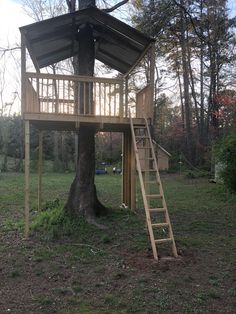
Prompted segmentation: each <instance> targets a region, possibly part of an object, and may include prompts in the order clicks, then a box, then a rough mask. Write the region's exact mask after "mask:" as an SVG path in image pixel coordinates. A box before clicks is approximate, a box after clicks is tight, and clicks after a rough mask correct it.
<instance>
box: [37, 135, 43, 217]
mask: <svg viewBox="0 0 236 314" xmlns="http://www.w3.org/2000/svg"><path fill="white" fill-rule="evenodd" d="M38 154H39V155H38V211H41V209H42V164H43V132H42V131H39V152H38Z"/></svg>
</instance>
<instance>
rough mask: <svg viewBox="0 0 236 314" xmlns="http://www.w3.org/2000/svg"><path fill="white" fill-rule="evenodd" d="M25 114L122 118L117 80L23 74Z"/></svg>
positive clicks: (121, 90) (122, 105)
mask: <svg viewBox="0 0 236 314" xmlns="http://www.w3.org/2000/svg"><path fill="white" fill-rule="evenodd" d="M25 86H26V103H25V106H24V108H23V111H24V112H25V113H55V114H71V115H74V114H76V115H96V116H115V117H124V112H125V110H124V108H123V107H124V103H123V98H124V95H123V81H122V80H119V79H108V78H97V77H83V76H72V75H52V74H41V73H26V84H25Z"/></svg>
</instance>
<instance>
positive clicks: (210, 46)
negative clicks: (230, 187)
mask: <svg viewBox="0 0 236 314" xmlns="http://www.w3.org/2000/svg"><path fill="white" fill-rule="evenodd" d="M134 5H135V14H134V17H133V21H134V23H135V25H137V26H138V27H140V28H141V29H142V30H145V31H146V32H147V33H148V34H149V35H151V36H154V37H156V38H157V49H158V50H157V51H158V52H157V58H159V57H160V55H161V57H162V59H163V56H164V59H165V63H166V64H167V66H168V67H169V69H170V76H169V78H170V79H171V80H172V81H173V78H174V77H175V78H176V79H177V80H176V83H178V84H179V91H180V92H179V96H180V105H181V117H182V121H183V129H184V132H185V138H186V148H185V152H187V155H188V158H189V159H190V160H191V161H192V162H194V161H195V162H198V161H199V160H200V159H201V158H200V156H198V155H199V154H200V152H201V153H204V150H205V148H206V147H207V145H210V141H211V139H213V138H215V137H217V136H219V135H220V132H219V121H218V120H219V119H218V117H219V107H218V103H217V102H216V101H215V98H216V96H217V95H218V93H219V92H221V91H222V90H224V89H225V88H226V87H227V84H230V79H228V78H229V76H226V75H225V74H226V69H227V68H228V67H229V65H232V64H233V63H234V64H235V48H234V47H235V44H234V33H233V31H232V29H233V27H235V18H234V19H232V18H229V16H228V12H227V8H226V0H217V1H213V0H200V1H196V0H169V1H168V0H163V1H160V0H156V1H151V0H149V1H144V0H141V1H140V0H139V1H134ZM233 49H234V50H233ZM157 63H158V62H157ZM227 82H228V83H227ZM162 91H164V90H162ZM199 147H201V150H199V149H198V150H196V148H199ZM204 147H205V148H204Z"/></svg>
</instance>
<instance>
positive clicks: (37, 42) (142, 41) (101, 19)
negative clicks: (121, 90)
mask: <svg viewBox="0 0 236 314" xmlns="http://www.w3.org/2000/svg"><path fill="white" fill-rule="evenodd" d="M86 23H89V24H91V25H92V26H93V36H94V40H95V57H96V59H97V60H99V61H101V62H103V63H104V64H106V65H108V66H110V67H111V68H113V69H115V70H117V71H119V72H121V73H123V74H125V73H127V72H129V71H130V70H131V69H132V68H133V67H134V66H135V65H136V64H137V63H138V61H139V60H140V58H141V57H142V56H143V54H144V53H145V52H146V51H147V49H148V48H149V46H150V44H151V43H152V42H153V41H154V40H153V39H152V38H149V37H147V36H145V35H144V34H143V33H141V32H139V31H138V30H136V29H134V28H133V27H131V26H129V25H127V24H125V23H123V22H121V21H120V20H118V19H116V18H115V17H113V16H111V15H109V14H107V13H105V12H103V11H101V10H99V9H97V8H95V7H91V8H87V9H84V10H79V11H76V12H72V13H68V14H64V15H61V16H58V17H54V18H50V19H47V20H44V21H41V22H36V23H33V24H30V25H26V26H23V27H21V28H20V31H21V33H22V34H23V35H24V36H25V40H26V46H27V48H28V51H29V53H30V56H31V59H32V61H33V62H34V65H35V67H36V68H37V69H39V68H43V67H46V66H48V65H51V64H54V63H56V62H59V61H62V60H65V59H67V58H70V57H72V56H75V55H77V54H78V51H79V50H78V48H79V42H80V36H79V29H80V27H81V26H82V25H83V24H86Z"/></svg>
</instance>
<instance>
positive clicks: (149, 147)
mask: <svg viewBox="0 0 236 314" xmlns="http://www.w3.org/2000/svg"><path fill="white" fill-rule="evenodd" d="M137 148H139V149H151V146H142V147H137Z"/></svg>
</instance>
